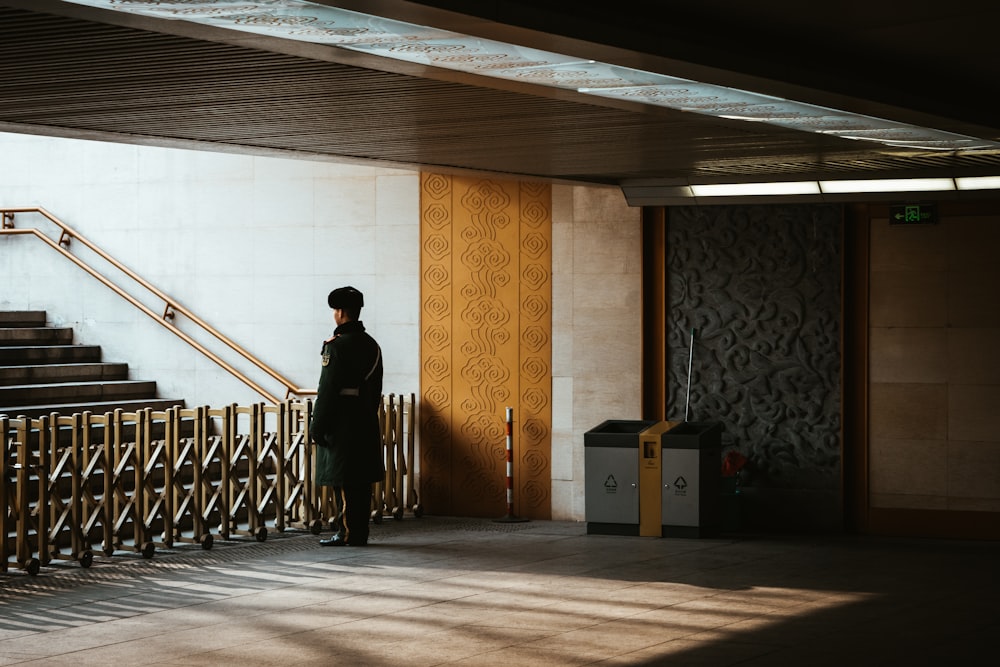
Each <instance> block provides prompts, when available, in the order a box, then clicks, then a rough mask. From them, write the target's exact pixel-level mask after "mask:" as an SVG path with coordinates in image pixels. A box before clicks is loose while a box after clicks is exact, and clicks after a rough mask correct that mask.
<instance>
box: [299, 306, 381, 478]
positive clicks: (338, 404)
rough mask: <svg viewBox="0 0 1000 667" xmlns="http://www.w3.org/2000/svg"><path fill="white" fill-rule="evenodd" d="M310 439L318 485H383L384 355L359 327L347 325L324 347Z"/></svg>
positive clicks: (340, 328)
mask: <svg viewBox="0 0 1000 667" xmlns="http://www.w3.org/2000/svg"><path fill="white" fill-rule="evenodd" d="M322 354H323V357H322V358H323V368H322V370H321V371H320V375H319V387H318V388H317V391H316V404H315V407H314V409H313V416H312V422H311V423H310V427H309V430H310V436H311V438H312V440H313V442H315V443H316V444H317V445H319V447H318V448H317V450H318V451H317V453H316V483H317V484H319V485H323V486H343V485H345V484H351V483H353V484H362V483H370V482H377V481H379V480H381V479H382V476H383V474H384V468H383V466H382V434H381V429H380V428H379V417H378V412H379V405H380V403H381V402H382V352H381V350H380V349H379V346H378V343H376V342H375V339H374V338H372V337H371V336H369V335H368V334H367V333H365V327H364V324H362V323H361V321H360V320H359V321H354V322H345V323H344V324H341V325H340V326H338V327H337V329H336V330H335V331H334V332H333V337H332V338H330V339H328V340H326V341H324V342H323V352H322Z"/></svg>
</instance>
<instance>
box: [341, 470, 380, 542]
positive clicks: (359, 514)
mask: <svg viewBox="0 0 1000 667" xmlns="http://www.w3.org/2000/svg"><path fill="white" fill-rule="evenodd" d="M339 491H340V494H339V495H340V502H341V506H340V509H341V512H342V516H343V525H342V528H341V534H342V535H343V536H344V539H345V540H346V541H347V543H348V544H354V545H359V546H360V545H364V544H367V543H368V521H369V519H370V518H371V509H372V485H371V483H369V482H365V483H363V484H345V485H344V486H342V487H340V489H339Z"/></svg>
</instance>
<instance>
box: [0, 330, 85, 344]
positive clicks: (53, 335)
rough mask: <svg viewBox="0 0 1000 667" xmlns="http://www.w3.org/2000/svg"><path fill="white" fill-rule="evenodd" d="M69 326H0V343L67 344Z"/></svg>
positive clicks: (71, 340)
mask: <svg viewBox="0 0 1000 667" xmlns="http://www.w3.org/2000/svg"><path fill="white" fill-rule="evenodd" d="M72 342H73V329H72V328H71V327H0V345H69V344H70V343H72Z"/></svg>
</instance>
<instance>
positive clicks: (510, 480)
mask: <svg viewBox="0 0 1000 667" xmlns="http://www.w3.org/2000/svg"><path fill="white" fill-rule="evenodd" d="M506 430H507V514H506V516H503V517H501V518H499V519H497V521H527V519H521V518H518V517H517V515H515V514H514V408H507V429H506Z"/></svg>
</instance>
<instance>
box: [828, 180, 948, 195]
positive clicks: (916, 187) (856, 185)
mask: <svg viewBox="0 0 1000 667" xmlns="http://www.w3.org/2000/svg"><path fill="white" fill-rule="evenodd" d="M819 185H820V188H821V189H822V190H823V192H824V193H830V194H849V193H852V192H940V191H942V190H954V189H955V181H954V180H953V179H950V178H882V179H873V180H868V181H820V182H819Z"/></svg>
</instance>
